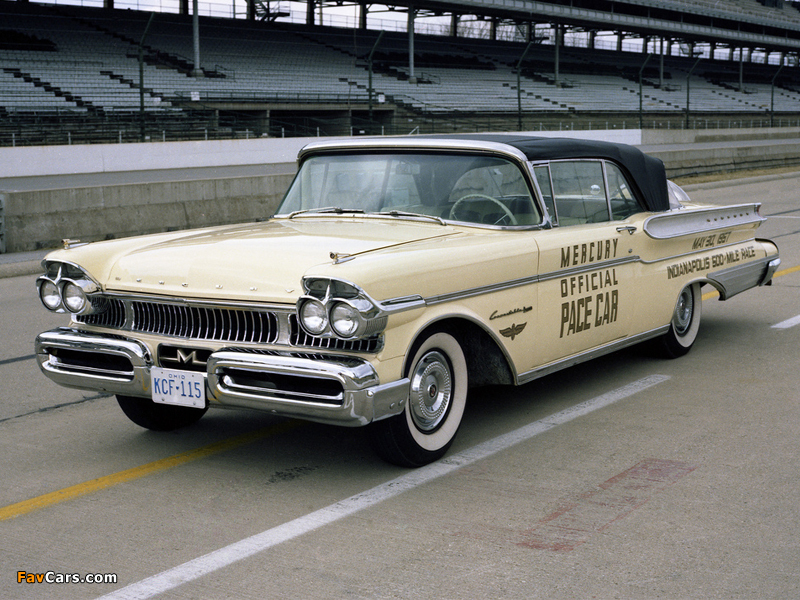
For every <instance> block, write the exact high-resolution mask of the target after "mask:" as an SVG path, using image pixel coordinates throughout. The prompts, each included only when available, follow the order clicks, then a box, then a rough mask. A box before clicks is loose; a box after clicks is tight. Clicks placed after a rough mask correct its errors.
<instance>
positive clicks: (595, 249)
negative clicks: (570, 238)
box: [561, 239, 619, 269]
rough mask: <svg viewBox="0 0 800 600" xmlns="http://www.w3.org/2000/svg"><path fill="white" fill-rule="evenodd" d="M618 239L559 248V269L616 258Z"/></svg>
mask: <svg viewBox="0 0 800 600" xmlns="http://www.w3.org/2000/svg"><path fill="white" fill-rule="evenodd" d="M617 242H619V240H618V239H611V240H598V241H596V242H588V243H586V244H574V245H572V246H565V247H564V248H561V268H562V269H563V268H565V267H574V266H577V265H586V264H589V263H593V262H599V261H601V260H611V259H612V258H615V257H616V256H617Z"/></svg>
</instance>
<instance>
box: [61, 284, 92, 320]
mask: <svg viewBox="0 0 800 600" xmlns="http://www.w3.org/2000/svg"><path fill="white" fill-rule="evenodd" d="M61 295H62V297H63V298H64V306H66V307H67V310H69V311H70V312H72V313H79V312H81V311H82V310H83V309H84V308H86V294H84V293H83V290H82V289H81V287H80V286H79V285H76V284H74V283H72V282H71V281H68V282H67V283H65V284H64V288H63V289H62V290H61Z"/></svg>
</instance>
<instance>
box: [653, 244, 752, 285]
mask: <svg viewBox="0 0 800 600" xmlns="http://www.w3.org/2000/svg"><path fill="white" fill-rule="evenodd" d="M755 257H756V249H755V247H753V246H747V247H746V248H737V249H735V250H730V251H728V252H720V253H719V254H714V255H713V256H705V257H703V258H693V259H692V260H685V261H683V262H679V263H676V264H674V265H669V266H668V267H667V279H674V278H676V277H682V276H684V275H691V274H692V273H699V272H701V271H708V270H710V269H716V268H719V267H724V266H725V265H728V264H733V263H738V262H741V261H743V260H747V259H750V258H755Z"/></svg>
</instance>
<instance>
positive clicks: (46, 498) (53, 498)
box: [0, 421, 300, 521]
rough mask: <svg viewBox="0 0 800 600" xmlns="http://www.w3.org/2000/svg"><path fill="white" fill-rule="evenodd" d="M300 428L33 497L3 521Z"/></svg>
mask: <svg viewBox="0 0 800 600" xmlns="http://www.w3.org/2000/svg"><path fill="white" fill-rule="evenodd" d="M299 425H300V422H299V421H287V422H285V423H281V424H279V425H273V426H271V427H265V428H263V429H258V430H256V431H251V432H249V433H243V434H241V435H237V436H234V437H232V438H228V439H226V440H222V441H221V442H217V443H215V444H209V445H207V446H202V447H200V448H197V449H195V450H188V451H186V452H181V453H180V454H175V455H174V456H168V457H167V458H162V459H160V460H156V461H154V462H151V463H147V464H145V465H141V466H138V467H133V468H132V469H126V470H125V471H119V472H118V473H112V474H111V475H106V476H105V477H99V478H97V479H92V480H90V481H85V482H83V483H79V484H77V485H73V486H70V487H67V488H63V489H60V490H57V491H55V492H50V493H49V494H44V495H42V496H37V497H36V498H31V499H30V500H24V501H22V502H17V503H16V504H9V505H8V506H4V507H2V508H0V521H5V520H6V519H12V518H14V517H18V516H20V515H24V514H27V513H29V512H33V511H35V510H39V509H41V508H46V507H48V506H52V505H54V504H59V503H60V502H66V501H67V500H72V499H73V498H78V497H80V496H85V495H86V494H91V493H92V492H97V491H100V490H104V489H106V488H110V487H113V486H115V485H119V484H120V483H125V482H128V481H133V480H134V479H139V478H141V477H145V476H147V475H152V474H153V473H158V472H160V471H166V470H167V469H171V468H173V467H177V466H179V465H183V464H186V463H189V462H192V461H195V460H199V459H201V458H205V457H206V456H211V455H212V454H218V453H220V452H225V451H226V450H231V449H233V448H238V447H239V446H243V445H245V444H249V443H251V442H255V441H256V440H260V439H262V438H265V437H268V436H270V435H278V434H280V433H285V432H286V431H289V430H291V429H294V428H295V427H298V426H299Z"/></svg>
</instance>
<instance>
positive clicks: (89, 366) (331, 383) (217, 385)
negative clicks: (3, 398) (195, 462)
mask: <svg viewBox="0 0 800 600" xmlns="http://www.w3.org/2000/svg"><path fill="white" fill-rule="evenodd" d="M36 357H37V360H38V362H39V367H40V368H41V370H42V372H43V373H44V374H45V375H47V377H49V378H50V379H52V380H53V381H55V382H56V383H58V384H59V385H63V386H65V387H73V388H78V389H88V390H100V391H104V392H109V393H112V394H123V395H128V396H139V397H150V395H151V390H150V369H151V367H152V366H153V365H154V360H153V357H152V356H151V354H150V352H149V350H148V349H147V347H146V346H145V345H144V344H142V343H141V342H138V341H137V340H132V339H128V338H123V337H119V336H114V335H109V334H94V333H87V332H83V331H78V330H76V329H70V328H64V327H62V328H59V329H54V330H52V331H47V332H44V333H42V334H40V335H39V336H37V338H36ZM205 375H206V389H207V393H208V397H209V400H211V401H212V402H211V406H214V405H215V404H217V405H218V406H227V407H239V408H252V409H257V410H261V411H267V412H271V413H274V414H277V415H283V416H290V417H297V418H301V419H307V420H310V421H317V422H321V423H330V424H334V425H348V426H359V425H366V424H368V423H371V422H372V421H378V420H380V419H385V418H387V417H391V416H394V415H397V414H400V413H401V412H402V411H403V409H404V408H405V403H406V401H407V400H408V386H409V380H408V379H400V380H398V381H393V382H391V383H388V384H383V385H381V384H380V381H379V379H378V375H377V373H376V372H375V369H374V368H373V366H372V365H371V364H370V363H369V362H368V361H365V360H362V359H359V358H353V357H348V356H322V355H319V357H314V358H310V357H299V356H291V355H287V354H273V353H269V354H257V353H250V352H239V351H237V352H234V351H226V350H219V351H217V352H214V353H212V354H211V356H210V358H209V359H208V366H207V372H206V374H205Z"/></svg>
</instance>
